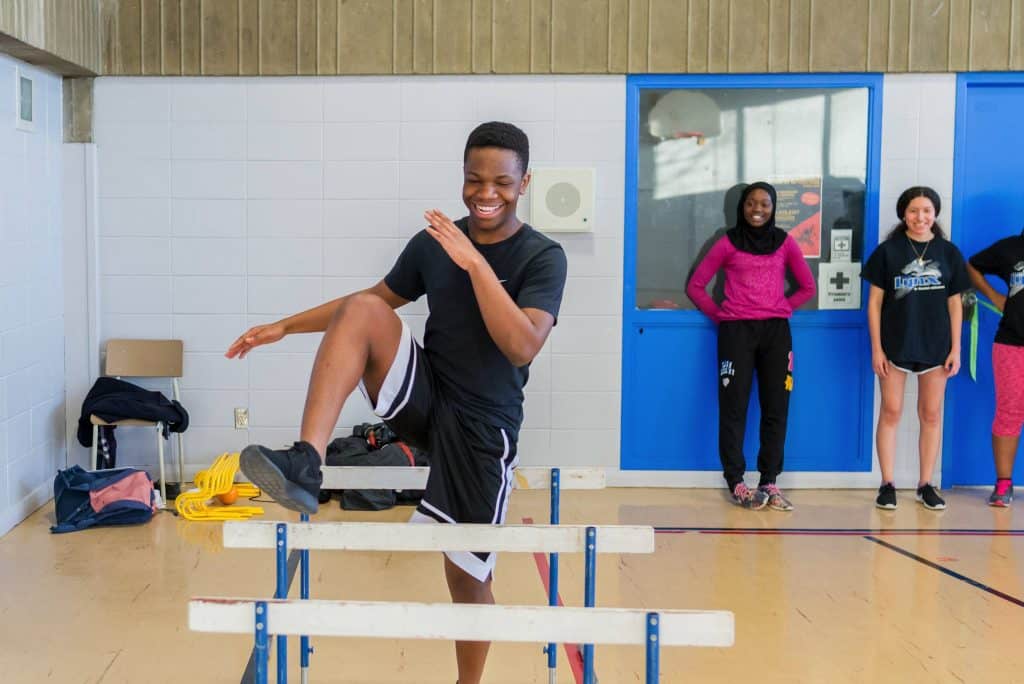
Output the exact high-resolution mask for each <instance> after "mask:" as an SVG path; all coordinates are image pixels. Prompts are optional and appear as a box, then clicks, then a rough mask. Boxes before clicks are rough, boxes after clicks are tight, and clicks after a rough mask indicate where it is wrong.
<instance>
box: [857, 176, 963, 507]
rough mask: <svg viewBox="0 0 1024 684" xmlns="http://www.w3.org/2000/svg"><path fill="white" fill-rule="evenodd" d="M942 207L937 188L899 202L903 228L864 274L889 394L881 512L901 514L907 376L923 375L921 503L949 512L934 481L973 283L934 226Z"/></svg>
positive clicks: (881, 453) (883, 426) (881, 432)
mask: <svg viewBox="0 0 1024 684" xmlns="http://www.w3.org/2000/svg"><path fill="white" fill-rule="evenodd" d="M941 209H942V203H941V200H940V199H939V195H938V194H937V193H936V192H935V191H934V190H932V189H931V188H927V187H921V186H917V187H913V188H909V189H908V190H906V191H905V192H904V193H903V194H902V195H900V198H899V200H898V201H897V202H896V215H897V216H898V217H899V219H900V223H899V225H897V226H896V228H894V229H893V231H892V232H891V233H890V234H889V237H888V238H887V239H886V240H885V241H884V242H883V243H882V244H880V245H879V246H878V249H876V250H875V251H874V253H873V254H872V255H871V257H870V258H869V259H868V261H867V263H866V264H864V270H863V272H862V273H861V277H862V278H864V279H865V280H867V281H868V282H869V283H871V293H870V295H869V298H868V329H869V330H870V332H871V365H872V367H873V368H874V371H875V374H877V375H878V379H879V384H880V385H881V390H882V407H881V411H880V412H879V416H878V427H877V431H876V433H875V441H876V444H877V447H878V465H879V468H880V469H881V471H882V486H881V487H879V489H878V498H877V499H875V505H876V506H878V507H879V508H885V509H894V508H896V489H895V486H894V485H893V466H894V462H895V459H896V429H897V427H898V425H899V422H900V417H901V416H902V415H903V393H904V387H905V385H906V380H907V375H908V374H913V375H916V376H917V386H918V392H917V415H918V419H919V420H920V427H921V431H920V437H919V440H918V450H919V453H920V459H921V460H920V479H919V480H918V483H917V500H918V501H919V502H921V503H922V504H923V505H924V506H925V508H929V509H931V510H940V509H943V508H945V507H946V502H945V501H944V500H943V499H942V497H941V496H939V494H938V492H937V491H936V490H935V488H934V487H933V486H932V485H931V482H930V480H931V478H932V471H933V470H934V468H935V460H936V458H937V456H938V452H939V437H940V432H941V424H942V397H943V394H945V391H946V380H947V379H949V378H950V377H952V376H954V375H956V374H957V372H958V371H959V370H960V325H961V322H962V320H963V310H962V307H961V304H960V293H961V292H963V291H964V290H966V289H967V288H968V286H969V282H968V279H967V270H966V268H965V265H964V258H963V256H962V255H961V254H960V250H958V249H957V248H956V247H955V246H954V245H953V243H951V242H950V241H949V240H947V239H946V237H945V235H944V233H943V232H942V228H941V227H940V226H939V225H938V223H936V221H935V219H936V217H937V216H938V215H939V211H940V210H941Z"/></svg>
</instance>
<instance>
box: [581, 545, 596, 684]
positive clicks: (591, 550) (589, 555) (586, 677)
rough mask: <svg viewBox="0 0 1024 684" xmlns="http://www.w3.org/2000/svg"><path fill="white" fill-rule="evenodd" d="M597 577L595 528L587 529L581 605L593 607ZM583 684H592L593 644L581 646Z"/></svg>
mask: <svg viewBox="0 0 1024 684" xmlns="http://www.w3.org/2000/svg"><path fill="white" fill-rule="evenodd" d="M596 575H597V528H595V527H588V528H587V548H586V577H585V580H584V582H585V584H584V591H583V605H584V606H585V607H587V608H593V607H594V593H595V585H596V584H597V582H596ZM583 684H594V644H583Z"/></svg>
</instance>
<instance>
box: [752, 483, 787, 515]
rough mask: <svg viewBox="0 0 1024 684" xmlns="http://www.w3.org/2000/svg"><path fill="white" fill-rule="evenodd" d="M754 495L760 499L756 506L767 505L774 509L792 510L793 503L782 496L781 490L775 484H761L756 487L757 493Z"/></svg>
mask: <svg viewBox="0 0 1024 684" xmlns="http://www.w3.org/2000/svg"><path fill="white" fill-rule="evenodd" d="M754 496H755V497H756V498H758V499H760V500H761V501H762V503H761V505H760V506H758V508H764V507H765V506H768V508H771V509H772V510H774V511H791V510H793V503H792V502H791V501H790V500H789V499H787V498H786V497H785V496H783V494H782V490H781V489H779V488H778V487H777V486H776V485H775V484H766V485H761V486H760V487H758V488H757V493H756V494H755V495H754Z"/></svg>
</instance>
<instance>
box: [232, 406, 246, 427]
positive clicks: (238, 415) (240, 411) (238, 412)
mask: <svg viewBox="0 0 1024 684" xmlns="http://www.w3.org/2000/svg"><path fill="white" fill-rule="evenodd" d="M247 427H249V409H247V408H236V409H235V429H236V430H244V429H245V428H247Z"/></svg>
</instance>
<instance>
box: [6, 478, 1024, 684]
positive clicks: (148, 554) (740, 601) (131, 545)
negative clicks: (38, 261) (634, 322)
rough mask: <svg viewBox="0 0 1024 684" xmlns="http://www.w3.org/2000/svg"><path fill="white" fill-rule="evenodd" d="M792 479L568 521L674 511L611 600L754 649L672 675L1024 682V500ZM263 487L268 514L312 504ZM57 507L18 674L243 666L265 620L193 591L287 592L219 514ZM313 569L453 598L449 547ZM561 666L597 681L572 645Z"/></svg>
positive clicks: (20, 595) (341, 580)
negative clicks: (691, 613) (235, 632)
mask: <svg viewBox="0 0 1024 684" xmlns="http://www.w3.org/2000/svg"><path fill="white" fill-rule="evenodd" d="M792 494H793V496H792V499H793V500H794V503H795V504H796V506H797V509H796V510H795V511H794V512H792V513H788V514H787V513H778V512H774V511H768V510H765V511H757V512H751V511H745V510H741V509H738V508H736V507H734V506H731V505H729V504H728V503H727V502H726V501H725V499H724V497H723V493H722V492H719V491H713V490H667V489H612V490H605V491H596V492H569V491H567V492H565V493H564V494H563V496H562V521H563V522H564V523H593V524H614V523H621V524H650V525H655V526H657V527H659V528H671V529H666V530H664V531H663V532H662V533H660V534H658V541H657V552H656V553H655V554H653V555H650V556H599V560H598V575H597V601H598V605H604V606H624V607H636V608H639V607H654V608H690V609H725V610H731V611H733V612H735V614H736V645H735V646H734V647H733V648H731V649H665V650H663V651H662V673H663V674H662V681H663V682H673V683H674V682H744V681H757V682H759V683H764V682H787V683H788V682H809V683H810V682H814V683H816V682H961V683H964V682H966V683H975V682H979V683H986V682H999V683H1000V684H1002V683H1006V682H1024V652H1022V651H1024V649H1022V648H1021V645H1020V639H1021V633H1022V628H1024V501H1021V502H1019V503H1018V504H1017V508H1015V509H1011V510H996V509H991V508H989V507H988V506H986V505H985V503H984V499H985V496H987V492H981V491H979V490H961V491H952V492H947V493H946V494H947V501H948V502H949V506H950V507H949V509H948V510H946V511H945V512H942V513H933V512H930V511H926V510H924V509H923V508H920V507H919V506H918V505H917V504H916V503H914V502H913V496H912V495H913V492H901V493H900V494H901V496H900V508H899V510H897V511H894V512H883V511H879V510H876V509H875V508H874V507H873V496H874V495H873V493H872V492H870V491H827V490H817V491H793V492H792ZM263 505H264V506H265V508H266V509H267V515H266V516H265V519H289V520H291V519H295V517H294V516H293V515H292V514H290V513H288V512H286V511H283V510H282V509H280V508H278V507H276V506H275V505H273V504H263ZM410 510H411V509H407V508H398V509H393V510H391V511H385V512H382V513H358V514H355V513H347V512H343V511H341V510H340V509H339V508H338V505H337V502H332V504H331V505H329V506H326V507H323V508H321V513H320V514H319V515H318V516H316V518H315V520H320V521H323V520H378V521H385V520H386V521H395V520H404V519H406V518H407V517H408V515H409V513H410ZM547 515H548V513H547V493H546V492H540V491H518V492H516V493H515V494H514V495H513V497H512V503H511V507H510V509H509V522H522V521H523V520H524V519H525V518H532V519H534V520H536V521H537V522H543V521H545V520H546V519H547ZM52 517H53V511H52V506H47V507H44V508H42V509H40V510H39V511H37V512H36V513H35V514H34V515H33V516H32V517H31V518H29V519H28V520H26V521H25V522H24V523H22V524H21V525H19V526H18V527H17V528H15V529H14V530H12V531H11V532H10V533H9V534H8V535H7V536H6V537H4V538H2V539H0V583H2V584H0V586H2V587H3V589H2V591H0V673H2V674H0V680H2V681H4V682H11V683H12V684H23V683H24V684H28V683H34V682H58V683H64V682H85V683H92V684H99V683H101V682H102V683H103V684H111V683H115V682H133V683H137V682H182V681H187V682H195V683H201V682H238V681H239V680H240V678H241V675H242V672H243V670H244V669H245V666H246V663H247V661H248V658H249V654H250V651H251V647H252V640H251V638H249V637H243V636H232V635H204V634H197V633H192V632H189V631H188V629H187V628H186V601H187V599H188V598H189V597H191V596H194V595H213V596H217V595H220V596H232V595H234V596H247V597H251V596H267V597H269V596H270V595H271V594H272V593H273V586H274V574H273V573H274V570H273V558H272V555H271V554H270V553H269V552H263V551H246V550H231V551H226V550H224V549H223V548H222V547H221V544H220V524H219V523H189V522H186V521H184V520H179V519H177V518H176V517H174V516H173V515H170V514H167V513H164V514H160V515H158V516H157V517H155V518H154V520H153V521H152V522H151V523H150V524H148V525H144V526H140V527H131V528H104V529H97V530H89V531H84V532H76V533H72V534H68V535H51V534H50V533H49V531H48V527H49V525H50V524H51V522H52ZM599 543H600V542H599ZM582 571H583V559H582V557H581V556H568V557H566V556H563V558H562V561H561V594H562V597H563V599H564V600H565V602H566V604H570V605H580V604H581V603H582V595H583V588H582V587H583V582H582ZM312 587H313V589H312V593H313V597H314V598H351V599H363V600H405V601H427V602H435V601H445V600H447V592H446V589H445V585H444V579H443V573H442V566H441V561H440V558H439V556H438V555H437V554H412V553H395V554H370V553H342V552H314V553H313V554H312ZM297 589H298V581H297V580H296V581H295V582H294V584H293V596H294V595H297ZM495 593H496V596H497V599H498V601H499V602H501V603H508V604H544V603H546V592H545V589H544V584H543V582H542V576H541V574H540V572H539V563H538V559H535V558H534V557H532V556H530V555H523V554H517V555H513V554H504V555H503V556H501V557H500V559H499V562H498V568H497V579H496V583H495ZM291 641H292V642H293V644H292V649H293V650H292V653H291V655H290V659H289V660H290V665H291V673H290V676H291V677H292V679H293V680H294V681H296V682H298V681H299V680H298V668H297V664H298V654H297V651H298V643H297V642H298V640H297V639H292V640H291ZM314 646H315V649H316V651H315V653H314V655H313V657H312V668H311V671H310V675H311V676H310V680H311V681H312V682H324V683H326V682H337V683H339V684H340V683H344V684H383V683H387V684H391V683H395V684H397V683H399V682H401V683H409V684H434V683H438V684H441V683H443V684H452V682H454V681H455V667H454V655H453V652H452V647H451V645H450V644H449V643H444V642H431V641H418V642H411V641H409V642H397V641H380V640H369V639H367V640H339V639H317V640H315V642H314ZM272 667H273V664H272ZM596 671H597V676H598V679H599V680H600V681H601V682H603V683H604V684H626V683H630V682H639V681H642V672H643V653H642V652H641V651H640V649H638V648H637V649H634V648H608V647H599V648H598V649H597V657H596ZM485 681H486V682H488V683H489V684H522V683H524V682H547V681H548V680H547V670H546V659H545V657H544V656H543V655H542V653H541V646H540V645H531V644H524V645H518V644H497V645H495V646H494V647H493V648H492V651H491V658H490V660H489V663H488V671H487V675H486V677H485ZM558 681H559V682H560V683H564V684H570V683H573V682H576V681H577V680H576V677H575V675H574V671H573V667H572V666H571V663H570V661H569V659H567V657H566V649H565V648H564V647H562V648H560V649H559V679H558Z"/></svg>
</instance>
